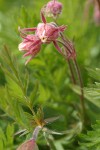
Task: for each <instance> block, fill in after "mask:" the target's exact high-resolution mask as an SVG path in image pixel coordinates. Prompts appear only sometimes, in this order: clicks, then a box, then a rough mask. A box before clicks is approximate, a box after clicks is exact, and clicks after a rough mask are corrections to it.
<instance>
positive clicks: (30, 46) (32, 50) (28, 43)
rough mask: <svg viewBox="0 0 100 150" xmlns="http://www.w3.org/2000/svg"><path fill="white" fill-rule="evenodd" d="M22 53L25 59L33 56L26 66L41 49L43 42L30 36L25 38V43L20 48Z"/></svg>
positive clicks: (36, 37) (34, 36)
mask: <svg viewBox="0 0 100 150" xmlns="http://www.w3.org/2000/svg"><path fill="white" fill-rule="evenodd" d="M18 48H19V50H20V51H24V52H25V54H24V55H23V57H26V56H31V57H30V58H29V59H28V60H27V61H26V63H25V64H27V63H28V62H29V61H30V60H31V59H32V58H33V57H35V56H36V54H37V53H38V52H39V51H40V49H41V41H40V40H39V38H38V36H36V35H33V34H30V35H27V36H25V37H24V36H23V41H22V42H21V43H20V44H19V46H18Z"/></svg>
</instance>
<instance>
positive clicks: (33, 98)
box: [30, 81, 39, 108]
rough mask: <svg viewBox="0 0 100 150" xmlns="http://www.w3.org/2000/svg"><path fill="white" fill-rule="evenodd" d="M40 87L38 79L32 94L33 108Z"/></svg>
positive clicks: (31, 102) (31, 103)
mask: <svg viewBox="0 0 100 150" xmlns="http://www.w3.org/2000/svg"><path fill="white" fill-rule="evenodd" d="M38 88H39V82H38V81H36V83H35V86H34V88H33V91H32V92H31V94H30V105H31V107H32V108H33V104H34V102H35V101H36V97H37V92H38Z"/></svg>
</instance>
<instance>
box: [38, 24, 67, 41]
mask: <svg viewBox="0 0 100 150" xmlns="http://www.w3.org/2000/svg"><path fill="white" fill-rule="evenodd" d="M65 29H66V26H60V27H56V26H55V25H54V24H53V23H39V24H38V26H37V30H36V35H37V36H38V37H39V38H40V39H41V42H42V43H50V42H52V41H55V40H56V39H57V38H58V37H59V35H60V32H63V31H64V30H65Z"/></svg>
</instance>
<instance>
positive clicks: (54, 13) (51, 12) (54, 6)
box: [45, 0, 62, 18]
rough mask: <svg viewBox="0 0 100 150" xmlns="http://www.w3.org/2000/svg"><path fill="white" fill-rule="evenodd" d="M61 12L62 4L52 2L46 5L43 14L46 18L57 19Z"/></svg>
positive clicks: (55, 0) (53, 0)
mask: <svg viewBox="0 0 100 150" xmlns="http://www.w3.org/2000/svg"><path fill="white" fill-rule="evenodd" d="M61 12H62V3H60V2H58V1H57V0H52V1H50V2H48V3H47V5H46V7H45V14H46V16H48V17H54V18H56V17H58V15H59V14H61Z"/></svg>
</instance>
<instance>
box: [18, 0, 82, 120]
mask: <svg viewBox="0 0 100 150" xmlns="http://www.w3.org/2000/svg"><path fill="white" fill-rule="evenodd" d="M50 3H55V4H58V2H57V1H56V0H54V1H50ZM50 3H49V4H50ZM47 6H48V5H47ZM49 6H51V5H49ZM53 6H55V5H53ZM56 6H57V5H56ZM55 10H56V9H55ZM41 20H42V22H41V23H39V24H38V25H37V27H35V28H24V29H19V31H20V35H21V37H22V38H23V41H22V43H20V44H19V50H21V51H24V52H26V53H25V54H24V57H25V56H31V57H30V58H29V59H28V60H27V61H26V64H27V63H28V62H29V61H30V60H31V59H32V58H33V57H34V56H36V54H37V53H38V52H39V51H40V49H41V45H42V44H50V43H53V44H54V46H55V48H56V50H57V51H58V52H59V53H60V54H61V55H62V56H63V57H64V58H65V59H66V61H67V62H68V65H69V69H70V73H71V77H72V81H73V84H79V85H80V91H81V94H80V101H81V113H82V119H83V122H84V113H85V106H84V96H83V83H82V78H81V74H80V70H79V66H78V63H77V60H76V50H75V47H74V44H73V43H72V42H71V41H70V40H69V39H68V38H66V36H65V35H64V34H63V32H64V30H65V29H66V26H64V25H62V26H58V25H57V24H56V23H54V22H50V23H47V21H46V18H45V15H44V10H43V8H42V9H41ZM27 32H34V34H33V33H32V34H29V35H27ZM73 64H74V67H73V66H72V65H73ZM76 77H78V81H77V79H76Z"/></svg>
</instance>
